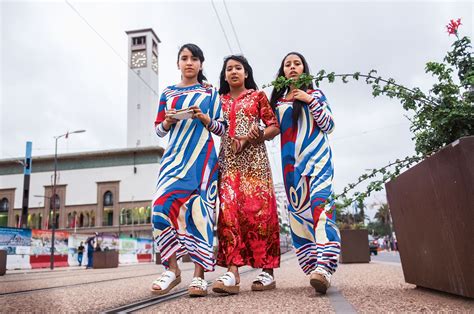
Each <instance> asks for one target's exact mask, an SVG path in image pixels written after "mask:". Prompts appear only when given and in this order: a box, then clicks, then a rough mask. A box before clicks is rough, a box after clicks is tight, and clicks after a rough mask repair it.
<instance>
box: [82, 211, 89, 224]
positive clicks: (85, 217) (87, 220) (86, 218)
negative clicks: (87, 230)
mask: <svg viewBox="0 0 474 314" xmlns="http://www.w3.org/2000/svg"><path fill="white" fill-rule="evenodd" d="M89 223H90V217H89V213H88V212H86V214H85V215H84V225H83V227H90V225H89Z"/></svg>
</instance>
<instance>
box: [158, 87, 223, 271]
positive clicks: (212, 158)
mask: <svg viewBox="0 0 474 314" xmlns="http://www.w3.org/2000/svg"><path fill="white" fill-rule="evenodd" d="M193 105H198V106H199V107H200V108H201V110H202V112H203V113H207V114H209V116H210V117H211V119H213V120H214V119H218V118H219V117H220V114H221V113H220V111H221V106H220V100H219V96H218V93H217V91H216V90H215V89H206V88H204V87H202V86H201V85H193V86H189V87H184V88H181V87H177V86H170V87H167V88H166V89H165V90H164V91H163V94H162V96H161V100H160V105H159V109H158V115H157V118H156V121H155V127H156V126H158V125H160V124H161V123H162V122H163V121H164V119H165V111H166V110H169V109H177V110H178V109H183V108H188V107H190V106H193ZM169 134H170V137H169V143H168V147H167V148H166V151H165V153H164V155H163V157H162V159H161V164H160V173H159V177H158V183H157V189H156V193H155V195H154V197H153V237H154V238H155V240H156V241H157V244H158V248H159V250H160V253H161V259H162V261H163V265H165V266H168V259H169V258H170V257H171V255H172V254H173V253H176V254H177V255H176V256H177V257H178V258H179V257H181V256H183V255H184V254H186V253H188V254H189V256H190V257H191V259H192V261H193V262H195V263H198V264H200V265H201V266H203V268H204V269H205V270H206V271H212V270H214V265H215V259H214V253H213V226H214V215H215V201H216V198H217V172H218V171H217V155H216V152H215V148H214V141H213V140H212V136H211V133H210V132H209V131H208V130H207V129H206V128H205V127H204V125H203V124H202V123H201V122H200V121H199V120H197V119H187V120H181V121H178V122H177V123H176V124H173V125H172V126H171V129H170V131H169Z"/></svg>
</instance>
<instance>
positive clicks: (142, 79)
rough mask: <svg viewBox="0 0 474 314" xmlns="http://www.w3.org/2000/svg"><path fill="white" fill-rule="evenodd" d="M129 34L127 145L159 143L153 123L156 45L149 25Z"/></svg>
mask: <svg viewBox="0 0 474 314" xmlns="http://www.w3.org/2000/svg"><path fill="white" fill-rule="evenodd" d="M125 33H126V34H127V35H128V96H127V98H128V99H127V103H128V105H127V147H145V146H153V145H159V144H161V143H160V141H159V140H158V137H157V136H156V134H155V130H154V127H153V122H154V121H155V118H156V112H157V109H158V101H159V95H158V44H159V43H160V42H161V41H160V39H159V38H158V36H156V34H155V32H154V31H153V29H151V28H147V29H139V30H132V31H126V32H125Z"/></svg>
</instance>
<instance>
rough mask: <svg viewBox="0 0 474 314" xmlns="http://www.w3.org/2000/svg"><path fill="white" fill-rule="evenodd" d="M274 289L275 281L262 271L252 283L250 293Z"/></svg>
mask: <svg viewBox="0 0 474 314" xmlns="http://www.w3.org/2000/svg"><path fill="white" fill-rule="evenodd" d="M275 288H276V281H275V279H273V276H272V275H270V274H269V273H266V272H264V271H262V272H261V273H260V274H259V275H258V276H257V278H255V280H254V281H253V282H252V291H265V290H272V289H275Z"/></svg>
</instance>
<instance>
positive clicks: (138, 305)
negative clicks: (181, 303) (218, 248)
mask: <svg viewBox="0 0 474 314" xmlns="http://www.w3.org/2000/svg"><path fill="white" fill-rule="evenodd" d="M295 258H296V256H295V255H292V256H289V257H286V258H284V259H282V260H281V262H286V261H289V260H292V259H295ZM257 271H260V269H259V268H250V269H247V270H245V271H243V272H241V273H240V275H241V276H242V275H245V274H248V273H252V272H257ZM208 283H209V284H210V283H211V282H209V281H208ZM187 294H188V288H187V287H186V288H181V289H178V290H176V291H174V292H170V293H168V294H166V295H162V296H155V297H150V298H147V299H144V300H140V301H136V302H132V303H128V304H125V305H121V306H118V307H115V308H110V309H107V310H105V311H102V312H101V313H102V314H112V313H133V312H136V311H140V310H143V309H146V308H149V307H152V306H155V305H158V304H162V303H165V302H168V301H171V300H175V299H178V298H180V297H183V296H185V295H187Z"/></svg>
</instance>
